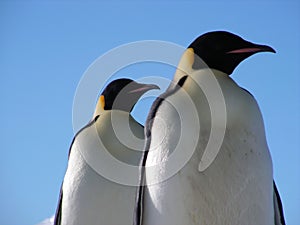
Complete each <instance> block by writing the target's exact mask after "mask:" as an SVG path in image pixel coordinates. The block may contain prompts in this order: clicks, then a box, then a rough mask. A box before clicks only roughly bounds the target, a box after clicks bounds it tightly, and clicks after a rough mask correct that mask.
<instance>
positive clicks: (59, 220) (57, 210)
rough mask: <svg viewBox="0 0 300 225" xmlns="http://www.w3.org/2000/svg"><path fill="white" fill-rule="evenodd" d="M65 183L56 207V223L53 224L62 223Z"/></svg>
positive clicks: (58, 224)
mask: <svg viewBox="0 0 300 225" xmlns="http://www.w3.org/2000/svg"><path fill="white" fill-rule="evenodd" d="M62 187H63V185H61V188H60V193H59V199H58V206H57V208H56V212H55V217H54V224H53V225H60V224H61V207H62V198H63V189H62Z"/></svg>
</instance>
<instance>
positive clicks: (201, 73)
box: [189, 68, 231, 81]
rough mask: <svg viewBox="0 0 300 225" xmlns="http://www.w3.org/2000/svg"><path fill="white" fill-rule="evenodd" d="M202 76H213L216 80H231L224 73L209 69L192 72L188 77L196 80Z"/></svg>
mask: <svg viewBox="0 0 300 225" xmlns="http://www.w3.org/2000/svg"><path fill="white" fill-rule="evenodd" d="M202 76H215V77H216V78H217V79H218V78H220V79H231V78H230V77H229V75H228V74H227V73H224V72H222V71H220V70H217V69H211V68H204V69H199V70H194V71H193V72H192V73H191V74H189V77H190V78H192V79H194V80H196V81H197V80H198V79H199V78H200V79H201V78H202Z"/></svg>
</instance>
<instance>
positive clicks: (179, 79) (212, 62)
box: [134, 31, 285, 225]
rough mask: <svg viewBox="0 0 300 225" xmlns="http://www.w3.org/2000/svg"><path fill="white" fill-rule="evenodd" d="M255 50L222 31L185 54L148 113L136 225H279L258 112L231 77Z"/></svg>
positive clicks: (201, 39)
mask: <svg viewBox="0 0 300 225" xmlns="http://www.w3.org/2000/svg"><path fill="white" fill-rule="evenodd" d="M258 52H275V51H274V49H272V48H271V47H269V46H266V45H258V44H253V43H251V42H248V41H246V40H244V39H242V38H241V37H239V36H237V35H234V34H232V33H229V32H225V31H215V32H209V33H206V34H204V35H202V36H200V37H198V38H197V39H196V40H195V41H194V42H193V43H192V44H191V45H190V46H189V48H188V49H187V50H186V52H185V53H184V55H183V57H182V59H181V61H180V63H179V68H178V70H177V71H176V73H175V76H174V79H173V81H174V84H172V85H170V87H169V89H168V90H167V91H166V92H165V93H164V94H162V95H161V96H160V97H159V98H158V99H157V100H156V101H155V102H154V103H153V106H152V108H151V111H150V113H149V115H148V119H147V122H146V127H145V129H146V131H145V133H146V144H145V149H144V155H143V158H142V161H141V168H140V169H141V172H140V188H139V189H138V192H137V201H136V210H135V214H134V219H135V221H134V225H141V224H142V225H153V224H155V225H183V224H184V225H224V224H231V225H239V224H243V225H247V224H248V225H253V224H257V225H258V224H260V225H274V224H276V225H283V224H285V222H284V216H283V210H282V205H281V200H280V197H279V194H278V191H277V188H276V186H275V183H274V181H273V172H272V160H271V157H270V154H269V149H268V146H267V143H266V137H265V130H264V124H263V119H262V116H261V112H260V110H259V107H258V105H257V103H256V101H255V99H254V97H253V96H252V95H251V94H250V93H249V92H248V91H246V90H244V89H243V88H241V87H239V86H238V85H237V84H236V83H235V82H234V81H233V80H232V79H231V78H230V77H229V75H230V74H231V73H232V72H233V70H234V69H235V68H236V67H237V65H238V64H239V63H240V62H242V61H243V60H244V59H246V58H248V57H249V56H251V55H253V54H255V53H258ZM202 60H203V61H202ZM176 84H177V85H176ZM218 91H219V92H218ZM211 93H213V94H211ZM214 93H215V94H214ZM219 93H221V95H219ZM220 106H221V107H220ZM216 109H217V110H216ZM218 109H220V110H219V111H218ZM186 114H188V115H186ZM187 128H188V129H187ZM222 129H223V130H222ZM223 131H224V133H223V134H222V132H223ZM222 140H223V141H222ZM218 142H220V145H218ZM207 148H208V149H207ZM189 154H190V155H189ZM145 185H146V186H145Z"/></svg>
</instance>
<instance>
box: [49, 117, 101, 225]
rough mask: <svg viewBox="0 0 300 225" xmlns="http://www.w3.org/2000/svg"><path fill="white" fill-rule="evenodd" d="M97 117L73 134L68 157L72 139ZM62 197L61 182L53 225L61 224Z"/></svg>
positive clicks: (95, 119)
mask: <svg viewBox="0 0 300 225" xmlns="http://www.w3.org/2000/svg"><path fill="white" fill-rule="evenodd" d="M98 118H99V115H97V116H96V117H95V118H94V119H93V120H91V121H90V122H89V123H88V124H87V125H85V126H84V127H83V128H81V129H80V130H79V131H78V132H77V133H76V134H75V136H74V138H73V140H72V142H71V145H70V148H69V153H68V158H70V154H71V149H72V146H73V144H74V141H75V139H76V137H77V136H78V135H79V134H80V133H81V132H82V131H83V130H84V129H86V128H88V127H90V126H92V125H93V124H94V123H95V122H96V121H97V119H98ZM62 199H63V183H62V185H61V187H60V193H59V199H58V205H57V208H56V212H55V217H54V224H53V225H60V224H61V210H62Z"/></svg>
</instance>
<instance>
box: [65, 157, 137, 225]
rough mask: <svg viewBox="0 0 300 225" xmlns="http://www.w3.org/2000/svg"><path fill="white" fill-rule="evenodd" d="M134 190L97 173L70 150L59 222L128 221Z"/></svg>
mask: <svg viewBox="0 0 300 225" xmlns="http://www.w3.org/2000/svg"><path fill="white" fill-rule="evenodd" d="M135 192H136V189H135V187H131V186H125V185H121V184H117V183H114V182H112V181H109V180H107V179H105V178H104V177H102V176H100V175H99V174H97V173H96V172H95V171H94V170H93V169H92V168H91V167H89V166H88V165H87V164H86V162H85V161H84V159H83V158H82V156H81V155H80V153H79V152H78V151H73V152H72V154H71V157H70V162H69V166H68V170H67V173H66V176H65V179H64V185H63V202H62V225H83V224H84V225H124V224H128V225H130V224H132V216H131V215H133V207H134V201H135Z"/></svg>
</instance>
